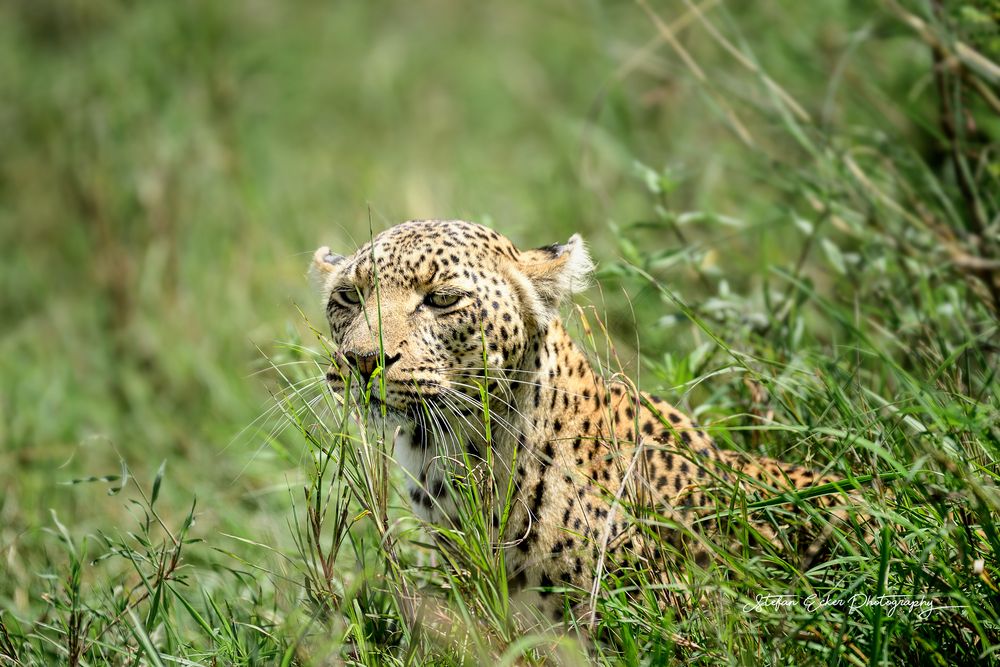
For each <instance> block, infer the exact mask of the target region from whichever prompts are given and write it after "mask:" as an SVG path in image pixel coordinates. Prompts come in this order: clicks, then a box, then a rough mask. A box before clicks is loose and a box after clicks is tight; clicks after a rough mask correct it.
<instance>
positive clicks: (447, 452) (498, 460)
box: [314, 221, 831, 618]
mask: <svg viewBox="0 0 1000 667" xmlns="http://www.w3.org/2000/svg"><path fill="white" fill-rule="evenodd" d="M592 268H593V264H592V262H591V260H590V258H589V256H588V253H587V251H586V248H585V247H584V244H583V242H582V240H581V239H580V238H579V237H578V236H574V237H572V238H571V239H570V240H569V241H568V242H567V243H565V244H560V245H553V246H547V247H544V248H537V249H531V250H519V249H518V248H517V247H515V245H514V244H513V243H512V242H511V241H510V240H508V239H507V238H505V237H504V236H502V235H500V234H498V233H497V232H495V231H493V230H491V229H489V228H486V227H483V226H480V225H477V224H474V223H469V222H463V221H410V222H406V223H403V224H400V225H397V226H395V227H392V228H390V229H388V230H387V231H384V232H382V233H381V234H378V235H377V236H375V237H374V238H373V239H372V240H371V242H369V243H367V244H365V245H364V246H363V247H361V248H360V249H359V250H357V252H355V253H353V254H352V255H349V256H338V255H335V254H333V253H332V252H331V251H330V250H329V248H327V247H323V248H320V249H319V250H317V252H316V254H315V258H314V269H315V272H316V274H317V275H318V276H319V278H320V282H321V285H322V292H323V300H324V301H323V303H324V306H325V308H326V312H327V317H328V320H329V324H330V330H331V335H332V339H333V343H334V344H335V345H336V347H337V350H338V352H337V353H336V354H335V355H334V356H335V359H334V364H333V366H332V368H331V370H330V372H329V373H328V375H327V380H328V382H329V384H330V386H331V388H332V389H333V390H334V391H335V392H342V391H343V390H344V389H345V387H346V386H347V383H348V378H353V379H354V380H353V386H354V395H355V397H356V398H357V397H360V396H361V394H363V393H365V390H368V391H369V392H370V396H371V400H370V406H371V410H372V413H373V414H374V415H375V416H376V417H377V418H378V419H380V420H382V421H384V422H387V423H388V424H390V426H391V427H393V428H394V429H395V448H394V451H395V458H396V460H397V461H398V462H399V464H400V466H401V467H402V468H403V471H404V477H405V480H406V482H405V484H406V493H407V495H408V496H409V498H410V500H411V504H412V506H413V509H414V511H415V513H416V514H417V515H418V516H420V517H421V518H422V519H424V520H426V521H427V522H428V523H429V524H431V525H452V526H456V527H457V526H460V524H461V516H460V514H461V512H460V508H459V505H460V503H459V502H458V496H457V494H456V493H455V492H454V491H453V486H452V482H451V480H453V479H454V478H455V476H456V475H459V476H461V475H462V474H464V473H468V472H469V471H470V468H472V469H474V470H475V471H478V473H477V474H481V476H482V474H485V476H486V477H488V478H489V479H490V480H491V482H492V484H493V487H492V488H495V489H500V490H502V491H503V492H501V493H498V494H497V495H496V497H495V498H494V503H495V506H496V507H495V508H494V511H493V516H492V521H493V522H494V524H495V526H494V527H498V528H500V527H502V529H503V530H502V534H498V539H499V540H501V542H502V545H503V549H504V555H505V559H504V560H505V564H506V568H507V575H508V579H509V582H510V585H511V586H512V587H513V588H515V589H519V590H522V591H525V592H531V593H530V594H531V595H532V596H536V597H533V599H535V600H536V601H537V602H538V605H539V608H541V609H544V611H545V614H547V615H548V616H550V617H551V616H555V617H556V618H560V617H561V616H562V613H563V602H562V598H561V596H558V595H554V594H553V593H552V591H553V590H554V589H555V590H560V589H563V590H572V591H579V592H584V593H586V592H589V591H590V590H591V588H592V587H593V583H594V578H595V577H596V576H600V573H601V571H605V572H606V571H608V570H611V569H613V568H615V567H617V566H618V565H619V564H621V563H625V562H628V560H629V559H630V558H634V557H639V558H652V559H654V560H655V559H657V556H656V555H655V554H652V553H650V543H651V542H659V541H656V540H649V539H648V538H647V536H648V535H649V534H650V531H653V532H658V533H660V534H661V535H663V534H665V535H666V537H667V538H668V539H667V542H668V543H673V544H675V545H676V546H677V547H678V548H688V547H685V546H684V543H683V540H682V539H680V537H681V536H683V535H685V534H687V531H684V530H680V529H679V528H678V526H684V525H690V524H692V523H697V522H699V521H702V522H704V518H705V517H706V516H711V515H712V514H713V511H714V510H713V508H718V507H720V506H721V507H725V506H726V503H727V499H728V497H727V496H726V495H725V494H726V493H728V494H730V495H731V493H732V491H733V489H734V488H737V487H740V486H744V487H746V486H747V485H748V484H749V485H751V486H752V485H755V484H759V485H760V486H761V487H764V488H769V489H772V490H781V489H795V488H801V487H807V486H812V485H815V484H820V483H823V482H827V481H830V480H831V478H829V477H824V476H821V475H819V474H817V473H815V472H814V471H813V470H810V469H809V468H807V467H802V466H798V465H790V464H786V463H782V462H779V461H777V460H773V459H770V458H765V457H749V456H747V455H745V454H743V453H739V452H735V451H728V450H723V449H720V448H718V447H717V446H716V444H715V443H714V442H713V440H712V438H711V437H710V436H709V435H708V434H707V433H706V431H705V430H704V429H703V428H701V427H700V426H699V425H698V424H697V423H695V422H694V421H693V420H692V419H690V418H689V417H688V416H686V415H685V414H683V413H682V412H681V411H680V410H678V409H676V408H675V407H673V406H672V405H670V404H669V403H667V402H666V401H664V400H662V399H660V398H658V397H656V396H652V395H649V394H646V393H643V392H640V391H638V389H637V388H636V387H635V386H634V385H632V384H631V383H630V382H629V381H628V380H626V379H624V378H620V379H616V378H612V379H607V378H605V377H604V376H603V374H602V373H599V372H597V371H596V370H595V368H594V366H593V365H592V364H591V362H590V360H589V358H588V355H587V354H586V353H585V352H584V351H583V350H582V349H581V347H580V346H579V345H578V344H577V343H576V342H575V341H574V340H573V339H572V338H571V336H570V335H569V333H568V332H567V330H566V328H565V327H564V325H563V323H562V321H561V319H560V317H559V306H560V304H561V303H562V302H564V301H565V300H566V299H567V298H568V297H569V296H570V295H571V294H572V293H573V292H576V291H579V290H581V289H583V288H584V287H585V286H586V284H587V279H588V276H589V274H590V272H591V270H592ZM373 378H374V379H373ZM376 384H377V385H378V386H377V387H376ZM484 403H486V408H485V409H484ZM507 490H509V493H507V492H506V491H507ZM501 507H509V511H507V512H504V513H501ZM643 507H645V508H649V509H650V515H651V516H654V517H657V518H656V519H655V520H651V521H650V522H649V523H648V524H647V525H645V526H642V525H639V523H640V522H638V521H637V520H636V519H635V516H636V510H637V508H639V509H641V508H643ZM709 523H711V522H710V521H709ZM761 533H762V534H763V537H764V539H765V540H774V539H776V538H777V537H778V536H777V535H776V534H775V532H774V530H773V529H771V528H770V527H768V526H762V528H761ZM674 536H676V537H677V538H678V539H673V537H674ZM698 555H699V557H701V556H704V555H705V554H704V553H701V552H699V553H698Z"/></svg>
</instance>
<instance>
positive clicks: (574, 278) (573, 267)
mask: <svg viewBox="0 0 1000 667" xmlns="http://www.w3.org/2000/svg"><path fill="white" fill-rule="evenodd" d="M560 251H561V253H562V254H568V255H569V259H567V260H566V267H565V269H564V271H563V272H564V274H565V279H566V288H567V294H576V293H577V292H582V291H584V290H585V289H587V287H589V286H590V278H591V274H593V273H594V268H595V267H594V260H592V259H591V258H590V253H589V252H588V251H587V244H586V243H584V242H583V237H582V236H580V235H579V234H573V236H571V237H569V241H567V242H566V244H565V245H563V246H560Z"/></svg>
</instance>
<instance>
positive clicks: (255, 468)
mask: <svg viewBox="0 0 1000 667" xmlns="http://www.w3.org/2000/svg"><path fill="white" fill-rule="evenodd" d="M648 4H649V6H647V3H644V2H639V3H617V2H587V3H569V2H564V1H560V0H545V1H544V2H538V3H523V4H515V3H503V4H495V3H490V5H486V4H485V3H481V4H477V5H475V6H472V5H459V4H457V3H443V2H442V3H429V4H426V5H425V4H421V5H420V7H419V8H418V7H417V6H415V5H414V6H411V5H409V4H404V3H389V2H387V3H321V2H305V3H296V5H295V6H294V7H292V6H291V5H288V6H286V5H284V4H281V5H279V4H278V3H266V2H259V3H253V4H252V5H249V6H248V7H249V8H247V7H244V6H242V5H237V4H235V3H200V2H194V1H189V0H181V1H177V2H148V3H125V2H117V1H115V0H89V1H86V2H84V1H83V0H36V1H33V2H27V1H18V2H11V3H6V4H4V5H3V6H2V7H0V97H2V99H4V100H5V103H4V104H3V105H0V145H2V146H3V149H2V150H0V248H2V250H0V253H2V256H0V284H2V285H3V286H4V298H3V299H2V301H0V555H2V557H0V664H7V663H10V664H39V665H41V664H53V663H70V664H85V665H94V664H104V663H111V664H151V665H155V664H164V665H168V664H234V665H257V664H295V665H319V664H330V663H337V662H338V661H339V662H348V663H358V664H370V665H376V664H377V665H381V664H397V663H398V664H424V663H437V664H456V663H463V664H481V663H483V662H486V661H489V662H492V663H496V664H512V663H513V662H514V661H515V660H516V659H517V658H518V656H521V655H524V656H525V659H526V660H528V661H534V662H547V663H560V664H562V663H567V664H575V663H577V662H579V661H582V660H589V661H594V662H598V663H608V664H619V663H622V664H630V665H632V664H636V665H638V664H650V665H655V664H663V663H665V662H672V661H681V660H683V661H686V662H691V663H697V664H713V665H714V664H803V663H807V664H834V665H836V664H897V663H902V662H904V661H905V662H910V663H913V664H942V665H944V664H963V663H964V664H969V663H979V664H988V663H995V662H1000V661H998V659H997V657H996V652H997V646H998V643H1000V639H998V633H1000V619H998V613H1000V573H998V571H997V566H996V556H995V554H996V552H997V549H998V547H1000V533H998V530H997V529H998V526H997V524H996V520H995V517H996V516H997V511H998V509H1000V495H998V492H997V486H996V476H997V470H996V464H995V462H996V461H997V458H998V456H1000V426H998V424H1000V406H998V404H997V396H998V394H1000V380H998V378H997V372H998V368H1000V366H998V363H997V353H998V345H997V340H1000V331H998V326H1000V325H998V319H997V307H998V304H1000V298H998V294H1000V269H998V266H997V261H998V257H1000V252H998V246H1000V194H998V193H1000V163H998V160H997V154H998V153H997V149H998V139H1000V121H998V118H1000V113H998V112H1000V104H998V102H997V100H998V98H1000V75H998V72H1000V65H998V62H1000V43H998V38H997V20H998V13H1000V8H998V7H997V6H996V4H995V3H993V2H991V1H990V0H981V1H980V2H965V3H946V10H944V11H943V12H941V11H936V10H934V9H932V7H936V6H937V5H936V4H934V3H931V5H930V6H926V5H925V4H923V3H916V2H906V3H902V5H903V6H902V7H900V6H897V4H896V3H894V2H891V1H888V0H886V1H885V2H882V3H878V4H876V5H875V6H871V5H870V4H869V3H856V2H847V1H842V2H830V3H824V7H823V9H822V11H820V10H818V9H817V8H816V7H815V6H812V5H810V4H808V3H776V2H762V3H751V4H747V3H735V2H720V3H712V2H708V3H701V4H699V5H694V4H689V3H686V2H677V3H666V2H650V3H648ZM695 7H698V8H700V10H701V12H703V14H701V15H699V14H698V12H696V11H695V9H694V8H695ZM915 19H916V20H915ZM665 26H669V30H672V31H673V32H672V33H670V36H669V37H668V36H667V35H666V32H665V28H664V27H665ZM921 26H923V27H924V29H923V30H921ZM674 35H675V38H676V41H674V37H673V36H674ZM955 63H960V64H958V65H956V64H955ZM422 217H461V218H467V219H473V220H478V221H481V222H486V223H488V224H491V225H493V226H494V227H496V228H497V229H498V230H500V231H502V232H503V233H505V234H506V235H508V236H510V237H511V238H512V239H514V240H515V241H517V242H518V243H520V244H521V245H525V246H530V245H542V244H547V243H552V242H555V241H562V240H565V239H566V238H568V237H569V236H570V235H571V234H572V233H574V232H580V233H582V234H583V235H584V236H585V238H587V239H588V240H589V241H590V243H591V247H592V250H593V253H594V255H595V257H596V258H597V259H598V261H599V266H600V270H599V274H598V278H599V282H598V285H597V286H595V288H594V289H592V290H591V291H590V292H588V294H587V295H586V296H585V297H584V298H582V299H580V300H579V304H580V306H581V310H579V311H568V312H567V315H568V316H569V319H571V320H572V321H573V322H574V328H575V330H576V331H577V333H578V338H579V339H580V340H582V341H584V342H585V343H586V344H587V345H588V346H590V347H591V349H592V350H593V354H594V357H595V359H598V360H600V362H601V365H602V367H604V368H605V369H607V370H609V371H616V370H619V369H620V368H621V369H624V370H625V371H626V372H627V373H628V374H629V375H630V377H632V378H633V379H636V380H637V381H638V382H639V384H640V385H641V386H642V388H643V389H645V390H649V391H655V392H657V393H659V394H662V395H664V396H665V397H667V398H669V399H670V400H672V401H674V402H676V403H677V404H678V405H679V406H680V407H682V408H684V409H685V410H687V411H688V412H690V413H692V414H693V415H694V416H695V417H696V418H697V419H698V420H699V421H700V422H702V423H703V424H705V425H706V426H707V427H708V428H709V429H710V430H711V432H712V434H713V436H714V437H715V438H716V439H718V440H719V441H720V442H721V443H722V444H724V445H725V446H727V447H731V448H735V449H741V450H744V451H748V452H752V453H761V454H768V455H773V456H777V457H780V458H782V459H785V460H788V461H793V462H796V463H804V464H808V465H810V466H812V467H814V468H817V469H821V470H824V471H828V472H832V473H836V474H838V475H844V476H851V475H853V476H857V477H859V478H861V479H862V480H867V476H868V475H879V476H884V477H885V479H886V480H887V481H884V482H882V483H877V482H870V481H864V482H863V483H862V484H861V486H862V489H863V490H862V491H861V495H862V496H863V501H862V509H863V511H864V514H866V515H867V516H869V517H870V520H871V522H872V523H873V526H870V527H869V528H870V529H871V532H870V535H872V536H873V537H874V539H862V538H860V537H858V536H856V535H853V534H852V533H853V530H852V528H851V526H850V525H847V526H845V527H842V528H841V529H840V531H839V532H838V533H837V535H836V538H835V540H834V544H835V546H834V550H833V555H832V557H831V558H830V559H828V560H826V561H824V562H823V563H817V564H812V565H811V566H810V567H807V568H804V567H802V566H800V564H798V563H796V562H793V561H792V560H790V559H789V557H788V555H787V554H786V553H783V552H781V551H775V550H769V549H762V550H750V549H747V550H745V551H736V552H728V551H725V550H723V549H720V550H719V562H717V563H716V564H714V565H712V566H711V567H709V568H707V569H706V568H700V567H697V566H695V565H694V564H693V563H691V562H683V558H681V562H677V561H674V562H672V563H671V564H670V565H669V567H672V568H675V569H676V570H677V571H680V572H683V577H684V580H685V583H686V584H687V587H688V589H689V590H690V591H693V593H692V597H693V599H695V600H696V602H695V603H693V608H692V609H690V610H688V611H687V612H686V613H682V614H676V613H674V612H673V610H670V611H668V612H667V613H664V612H663V611H661V610H660V607H659V605H658V603H657V600H658V597H659V596H660V595H661V593H660V592H658V590H657V585H656V584H655V583H654V582H656V581H657V580H656V578H655V577H652V576H651V575H650V572H649V571H648V570H646V569H644V568H642V567H636V568H635V569H634V570H633V571H616V572H609V573H607V576H606V577H605V578H604V580H603V582H602V595H601V596H599V597H598V599H597V603H596V604H597V611H598V615H597V617H596V618H597V620H596V622H595V623H594V625H593V627H592V628H590V629H589V631H587V632H586V633H584V630H583V629H582V628H581V625H585V624H574V625H573V627H572V629H571V631H570V632H569V633H568V636H567V637H565V638H557V637H553V636H549V635H544V634H531V633H527V634H526V633H524V632H521V631H520V630H519V629H518V628H517V626H516V623H514V621H513V619H512V618H511V615H510V610H509V605H508V599H507V595H506V581H505V580H504V575H503V569H502V567H500V563H501V561H500V560H499V559H500V558H502V555H501V554H498V553H496V552H494V550H492V549H491V547H490V544H489V543H490V540H489V537H490V536H489V531H488V530H486V526H485V523H484V522H482V521H481V517H482V513H481V511H480V510H481V505H482V503H483V501H482V498H483V497H489V495H490V494H491V493H492V494H494V497H497V495H498V494H502V490H490V489H477V488H475V485H470V486H467V487H463V489H461V491H462V493H463V494H466V495H467V497H468V499H469V502H468V512H467V514H468V520H467V521H466V524H467V525H466V526H464V528H465V530H464V531H462V532H460V533H456V534H454V535H452V536H451V538H452V541H454V542H456V543H457V544H459V545H460V548H459V549H457V551H456V555H453V556H451V557H450V558H451V562H450V563H446V562H444V560H443V556H441V555H440V554H437V555H435V552H434V551H433V550H430V549H428V548H427V547H426V542H427V539H428V538H427V535H426V532H425V531H423V530H422V529H421V527H420V526H419V525H418V524H417V521H416V520H415V519H414V518H413V516H412V514H411V513H410V512H409V510H408V509H407V507H406V501H405V499H404V498H401V497H400V496H399V494H398V493H397V491H396V486H397V485H398V483H399V482H400V481H401V479H400V474H399V473H398V471H395V470H394V469H393V468H392V467H391V465H390V464H389V463H388V461H387V458H386V457H385V456H384V454H385V452H386V443H385V442H384V439H382V438H380V437H379V434H378V433H377V431H376V432H374V433H365V432H363V431H361V430H359V429H357V428H353V427H348V426H347V425H346V424H345V423H344V422H343V421H342V419H341V410H340V407H339V405H338V404H337V402H336V399H335V398H334V397H330V396H324V397H323V398H320V399H319V402H317V403H310V401H312V400H314V399H316V398H317V397H319V396H321V394H320V393H319V387H318V386H315V385H314V384H313V383H312V382H311V378H315V377H317V376H318V375H319V374H320V373H321V372H322V370H323V365H322V361H321V359H322V354H323V345H322V342H321V340H319V339H318V337H317V335H316V334H315V333H314V330H313V328H312V327H315V328H316V329H319V330H322V329H323V326H322V324H321V321H320V318H321V313H320V310H319V308H317V307H316V306H315V304H314V301H315V297H314V295H313V294H312V293H311V292H310V289H309V286H308V284H307V280H306V278H305V275H304V274H305V270H306V265H307V264H308V260H309V257H310V255H311V252H312V250H313V249H314V248H315V247H317V246H319V245H321V244H329V245H331V246H332V247H334V248H335V249H337V250H339V251H344V252H347V251H351V250H353V249H354V248H355V247H356V245H357V244H358V243H359V242H360V241H362V240H364V239H365V238H367V236H368V233H369V221H371V225H372V226H373V227H374V228H375V229H376V230H378V229H381V228H384V227H386V226H389V225H391V224H394V223H395V222H399V221H401V220H403V219H406V218H422ZM300 309H301V310H300ZM582 318H586V319H587V322H588V323H589V325H590V326H589V328H586V329H585V328H584V327H582V326H580V324H581V319H582ZM598 321H600V322H602V323H603V326H606V328H607V331H608V335H609V338H610V341H611V342H612V343H613V347H614V350H615V351H616V352H617V357H615V356H612V355H611V354H610V352H609V349H610V346H609V345H608V344H607V342H606V341H605V340H604V333H603V329H602V325H601V324H599V323H598ZM587 331H589V332H591V336H588V335H587V334H586V332H587ZM285 364H288V365H285ZM294 383H301V384H294ZM477 498H478V499H477ZM800 502H801V503H802V504H803V508H807V507H808V505H807V504H806V503H805V502H804V501H800ZM477 512H479V514H478V517H479V518H478V519H477ZM744 513H752V514H754V515H755V516H765V517H770V518H771V519H773V520H774V521H776V522H779V523H780V522H781V521H782V520H784V521H786V522H787V521H791V522H792V523H794V522H796V521H799V520H801V519H796V518H794V517H791V518H790V517H788V516H787V507H785V508H783V507H781V506H776V505H774V504H773V503H771V502H769V500H768V498H767V496H766V495H765V496H763V497H759V498H758V497H754V496H747V497H736V498H734V499H733V503H732V507H731V509H730V511H729V519H728V523H727V524H726V525H728V527H729V529H730V531H731V533H730V534H731V535H732V536H736V537H737V538H740V537H741V536H742V535H744V534H745V531H746V530H747V529H748V526H747V524H746V522H745V521H743V519H742V518H741V517H742V515H743V514H744ZM807 513H808V512H807ZM822 518H823V517H822V516H814V520H817V521H821V520H822ZM720 543H721V541H720ZM883 594H884V595H893V596H903V597H901V598H898V599H903V600H908V601H913V600H921V599H927V600H931V601H933V604H934V605H935V606H937V607H941V608H940V609H935V610H933V611H930V612H928V613H927V614H926V616H925V617H924V616H922V615H921V614H919V613H917V612H916V611H914V610H908V609H895V610H890V609H889V608H884V607H878V606H873V605H870V604H869V605H858V604H854V605H852V604H851V600H852V599H855V600H858V601H860V598H855V597H854V596H861V595H864V596H877V595H883ZM767 595H774V596H778V595H788V596H792V599H795V600H797V601H799V602H800V604H796V605H793V606H782V607H778V606H775V605H773V604H760V602H759V598H758V596H767ZM410 596H419V597H420V599H421V600H424V601H425V602H426V604H428V605H430V607H428V608H426V609H425V612H426V613H429V614H433V613H434V611H433V609H435V608H436V609H438V613H441V614H445V615H447V617H448V618H453V619H455V618H457V619H460V621H459V622H455V623H454V624H453V628H454V631H453V633H452V635H451V636H439V635H437V634H436V633H435V632H433V631H431V629H430V628H428V627H427V626H426V624H422V623H421V622H420V620H419V619H420V614H418V613H417V610H415V608H414V607H413V605H412V603H411V601H410ZM810 596H815V597H810ZM768 599H775V598H763V600H768ZM807 600H825V601H827V602H829V603H830V604H826V605H825V606H813V605H807V604H806V601H807ZM435 605H437V606H436V607H435ZM427 609H430V610H431V611H427ZM583 656H586V657H585V658H584V657H583Z"/></svg>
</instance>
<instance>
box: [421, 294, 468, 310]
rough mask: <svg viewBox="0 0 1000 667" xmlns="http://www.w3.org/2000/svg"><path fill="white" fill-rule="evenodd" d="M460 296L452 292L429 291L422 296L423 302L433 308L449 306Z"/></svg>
mask: <svg viewBox="0 0 1000 667" xmlns="http://www.w3.org/2000/svg"><path fill="white" fill-rule="evenodd" d="M461 298H462V295H461V294H455V293H452V292H431V293H430V294H428V295H427V296H426V297H424V303H426V304H427V305H429V306H434V307H435V308H450V307H451V306H454V305H455V304H456V303H458V302H459V300H460V299H461Z"/></svg>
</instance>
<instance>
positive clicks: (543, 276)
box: [519, 234, 594, 325]
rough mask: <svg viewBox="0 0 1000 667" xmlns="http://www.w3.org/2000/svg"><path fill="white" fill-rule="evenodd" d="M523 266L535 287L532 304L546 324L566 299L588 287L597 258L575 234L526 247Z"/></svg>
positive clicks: (521, 256) (538, 317) (522, 268)
mask: <svg viewBox="0 0 1000 667" xmlns="http://www.w3.org/2000/svg"><path fill="white" fill-rule="evenodd" d="M519 268H520V269H521V273H523V274H524V276H525V277H526V278H527V279H528V281H529V283H530V284H531V287H532V292H533V295H532V296H533V297H534V298H530V299H528V301H529V305H530V306H531V308H532V310H533V311H535V315H536V320H537V321H538V322H539V324H542V325H544V324H546V323H547V322H548V321H549V320H551V319H552V318H553V317H555V316H556V315H557V313H558V309H559V304H561V303H562V302H563V300H564V299H566V298H567V297H569V296H570V295H571V294H575V293H577V292H582V291H583V290H585V289H587V286H588V285H589V284H590V275H591V273H593V271H594V262H593V260H592V259H590V253H588V252H587V246H586V245H585V244H584V242H583V238H581V237H580V235H579V234H574V235H573V236H571V237H570V238H569V240H568V241H567V242H566V243H556V244H553V245H549V246H544V247H542V248H535V249H534V250H525V251H522V252H521V254H520V258H519Z"/></svg>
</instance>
